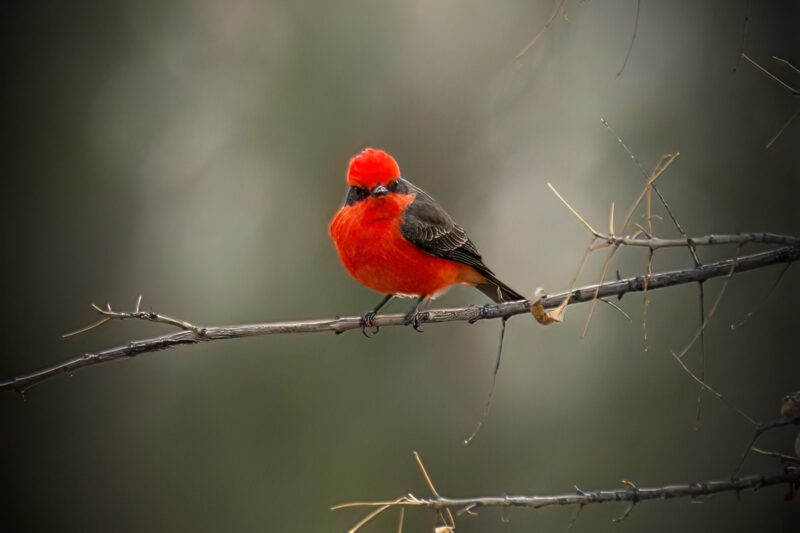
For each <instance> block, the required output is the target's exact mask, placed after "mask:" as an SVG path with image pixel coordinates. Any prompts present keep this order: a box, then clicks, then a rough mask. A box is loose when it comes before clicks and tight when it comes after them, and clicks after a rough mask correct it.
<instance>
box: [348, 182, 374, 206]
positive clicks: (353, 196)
mask: <svg viewBox="0 0 800 533" xmlns="http://www.w3.org/2000/svg"><path fill="white" fill-rule="evenodd" d="M367 196H369V191H368V190H367V189H365V188H364V187H358V186H356V185H353V186H352V187H350V189H349V190H348V191H347V200H345V203H346V204H347V205H353V204H355V203H356V202H360V201H362V200H364V199H365V198H366V197H367Z"/></svg>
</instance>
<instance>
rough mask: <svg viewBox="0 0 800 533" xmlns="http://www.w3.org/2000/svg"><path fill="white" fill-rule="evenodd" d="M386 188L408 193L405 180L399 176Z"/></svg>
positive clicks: (390, 190)
mask: <svg viewBox="0 0 800 533" xmlns="http://www.w3.org/2000/svg"><path fill="white" fill-rule="evenodd" d="M386 188H387V189H389V192H396V193H400V194H406V193H407V192H408V188H407V187H406V184H405V182H404V181H403V180H401V179H399V178H398V179H396V180H392V181H390V182H389V183H387V184H386Z"/></svg>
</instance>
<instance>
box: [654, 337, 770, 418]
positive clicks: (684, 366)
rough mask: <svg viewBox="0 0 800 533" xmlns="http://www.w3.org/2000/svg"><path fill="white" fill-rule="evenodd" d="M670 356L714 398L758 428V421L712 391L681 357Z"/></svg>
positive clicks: (673, 353) (673, 354)
mask: <svg viewBox="0 0 800 533" xmlns="http://www.w3.org/2000/svg"><path fill="white" fill-rule="evenodd" d="M670 354H672V357H673V358H674V359H675V360H676V361H677V362H678V364H679V365H680V366H681V368H682V369H683V371H684V372H686V374H688V375H689V377H691V378H692V379H693V380H695V381H696V382H697V383H699V384H700V386H701V387H703V388H704V389H706V390H707V391H708V392H710V393H711V394H713V395H714V396H716V397H717V398H718V399H719V400H720V401H721V402H722V403H724V404H725V405H727V406H728V407H730V408H731V409H733V410H734V411H736V412H737V413H738V414H739V416H741V417H742V418H744V419H745V420H747V421H748V422H750V424H752V425H753V426H758V422H756V421H755V420H754V419H753V418H752V417H751V416H750V415H748V414H747V413H745V412H744V411H742V410H741V409H739V408H738V407H736V405H734V404H733V403H731V402H729V401H728V400H727V399H725V397H724V396H723V395H722V394H720V393H718V392H717V391H715V390H714V389H712V388H711V386H710V385H708V384H707V383H706V382H704V381H703V380H702V379H700V378H699V377H697V376H696V375H695V374H694V372H692V371H691V370H689V367H687V366H686V365H685V364H684V363H683V361H681V358H680V357H678V355H677V354H676V353H675V352H672V351H671V352H670Z"/></svg>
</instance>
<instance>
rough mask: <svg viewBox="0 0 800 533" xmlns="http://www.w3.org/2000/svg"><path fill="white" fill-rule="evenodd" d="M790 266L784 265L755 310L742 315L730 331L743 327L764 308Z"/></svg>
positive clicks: (789, 264)
mask: <svg viewBox="0 0 800 533" xmlns="http://www.w3.org/2000/svg"><path fill="white" fill-rule="evenodd" d="M790 266H792V263H786V265H785V266H784V267H783V268H782V269H781V272H780V274H778V277H777V278H776V279H775V282H774V283H773V284H772V287H770V289H769V291H768V292H767V294H766V295H765V296H764V297H763V298H762V299H761V301H760V302H758V305H756V306H755V308H753V310H752V311H748V313H747V314H746V315H744V318H742V319H741V320H740V321H739V322H737V323H735V324H731V331H733V330H736V329H739V328H740V327H742V326H744V325H745V323H746V322H747V321H748V320H750V318H751V317H752V316H753V315H755V314H756V313H758V312H759V311H760V310H761V308H762V307H764V304H765V303H766V302H767V300H769V298H770V296H772V294H773V293H774V292H775V290H776V289H777V288H778V285H780V284H781V280H782V279H783V276H785V275H786V271H788V270H789V267H790Z"/></svg>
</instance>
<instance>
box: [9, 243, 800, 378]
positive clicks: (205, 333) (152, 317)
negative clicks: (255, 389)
mask: <svg viewBox="0 0 800 533" xmlns="http://www.w3.org/2000/svg"><path fill="white" fill-rule="evenodd" d="M798 259H800V246H784V247H781V248H776V249H773V250H767V251H763V252H759V253H755V254H750V255H746V256H741V257H736V258H733V259H727V260H724V261H718V262H716V263H710V264H707V265H700V266H697V267H695V268H687V269H683V270H673V271H669V272H661V273H657V274H650V275H646V276H634V277H630V278H625V279H620V280H615V281H609V282H605V283H601V284H596V285H589V286H586V287H582V288H579V289H574V290H571V291H565V292H561V293H557V294H554V295H552V296H548V297H544V298H542V299H541V300H540V303H541V304H542V306H543V307H544V308H545V309H554V308H556V307H558V306H559V305H561V304H562V303H563V302H564V300H565V299H567V300H568V302H567V303H568V304H574V303H579V302H587V301H591V300H594V299H595V298H605V297H609V296H618V297H621V296H622V295H624V294H626V293H629V292H641V291H644V290H645V289H646V290H647V291H653V290H656V289H660V288H664V287H671V286H673V285H681V284H684V283H693V282H698V281H705V280H707V279H710V278H716V277H722V276H729V275H730V274H731V272H732V270H733V271H735V272H736V273H738V272H744V271H747V270H754V269H757V268H763V267H766V266H769V265H774V264H779V263H790V262H793V261H796V260H798ZM137 307H138V306H137ZM95 309H96V310H97V309H99V308H97V307H95ZM530 311H531V302H530V301H528V300H522V301H518V302H505V303H500V304H488V305H484V306H469V307H460V308H453V309H431V310H428V311H423V312H421V313H420V318H419V322H420V323H438V322H454V321H466V322H469V323H473V322H477V321H478V320H483V319H490V318H508V317H511V316H514V315H520V314H524V313H529V312H530ZM99 312H100V313H101V314H102V315H103V316H104V318H111V319H113V318H116V319H122V320H124V319H138V320H148V321H154V322H162V323H167V324H171V325H174V326H176V327H179V328H180V329H181V331H179V332H176V333H172V334H168V335H162V336H160V337H155V338H150V339H143V340H137V341H130V342H128V343H127V344H125V345H122V346H117V347H114V348H108V349H106V350H102V351H98V352H89V353H85V354H83V355H80V356H77V357H73V358H71V359H68V360H66V361H62V362H60V363H56V364H54V365H52V366H48V367H45V368H42V369H39V370H35V371H33V372H30V373H27V374H23V375H20V376H17V377H13V378H8V379H3V380H0V390H8V391H17V392H24V391H25V390H27V389H29V388H30V387H32V386H34V385H36V384H38V383H41V382H42V381H45V380H47V379H50V378H52V377H54V376H57V375H60V374H65V373H72V372H74V371H76V370H78V369H80V368H83V367H87V366H93V365H96V364H100V363H108V362H111V361H116V360H120V359H128V358H131V357H134V356H136V355H139V354H142V353H147V352H156V351H160V350H165V349H168V348H173V347H175V346H179V345H182V344H197V343H201V342H207V341H213V340H221V339H235V338H240V337H254V336H260V335H275V334H288V333H318V332H323V331H332V332H335V333H342V332H344V331H347V330H351V329H361V326H362V318H361V317H357V316H350V317H341V318H329V319H317V320H298V321H291V322H272V323H264V324H245V325H239V326H209V327H201V326H196V325H193V324H191V323H189V322H185V321H182V320H177V319H171V318H168V317H165V316H163V315H158V314H156V313H150V312H140V311H138V308H137V310H136V311H135V312H130V313H124V312H114V311H111V310H110V309H109V310H108V311H104V310H102V309H99ZM404 319H405V315H400V314H396V315H379V316H377V317H375V320H374V324H375V325H376V326H380V327H386V326H400V325H404ZM104 321H105V320H104Z"/></svg>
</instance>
